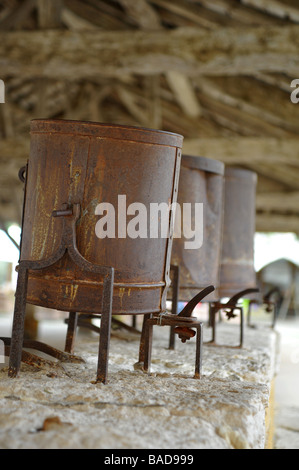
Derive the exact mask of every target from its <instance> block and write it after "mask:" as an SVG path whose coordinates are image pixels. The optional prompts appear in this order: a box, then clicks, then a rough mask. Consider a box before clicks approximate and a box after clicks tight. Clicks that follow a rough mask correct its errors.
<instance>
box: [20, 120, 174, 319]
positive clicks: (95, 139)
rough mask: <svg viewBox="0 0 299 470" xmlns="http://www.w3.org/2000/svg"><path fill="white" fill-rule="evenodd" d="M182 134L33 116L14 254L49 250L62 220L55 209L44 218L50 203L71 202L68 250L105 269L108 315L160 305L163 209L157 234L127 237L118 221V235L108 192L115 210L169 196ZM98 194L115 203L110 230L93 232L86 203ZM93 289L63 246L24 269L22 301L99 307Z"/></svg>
mask: <svg viewBox="0 0 299 470" xmlns="http://www.w3.org/2000/svg"><path fill="white" fill-rule="evenodd" d="M182 142H183V137H182V136H180V135H177V134H173V133H169V132H164V131H158V130H151V129H143V128H137V127H129V126H121V125H106V124H100V123H91V122H79V121H62V120H33V121H32V122H31V150H30V159H29V165H28V174H27V182H26V196H25V205H24V218H23V232H22V243H21V258H20V259H21V261H22V260H33V261H37V260H45V259H48V258H50V257H51V256H52V255H53V253H54V252H55V251H57V249H58V248H59V245H60V242H61V235H62V227H63V220H62V219H63V217H53V211H59V210H61V208H62V207H63V205H64V204H67V205H68V206H72V204H80V217H79V219H78V221H77V224H76V239H77V247H78V251H79V252H80V254H81V255H82V256H83V257H84V258H85V259H86V260H87V261H89V262H90V263H93V264H95V265H100V266H111V267H113V268H114V269H115V276H114V280H115V283H114V294H113V311H112V313H113V314H145V313H153V312H160V311H162V310H165V303H166V295H167V284H169V265H170V256H171V245H172V240H171V238H172V230H173V222H174V221H173V217H170V218H169V219H168V220H169V222H168V223H169V229H170V232H169V233H170V236H169V237H167V238H162V237H158V238H150V237H149V236H148V237H147V238H130V237H128V236H126V234H125V232H124V231H123V230H125V229H126V228H124V227H123V228H122V229H121V230H122V231H121V232H120V234H119V231H118V229H119V227H118V216H119V211H120V209H119V198H118V196H120V195H121V196H122V197H124V196H125V197H126V207H124V208H122V210H125V211H126V209H127V207H128V206H129V205H130V204H132V203H136V202H137V203H142V204H144V206H145V207H146V209H147V210H148V211H149V208H150V204H151V203H158V204H160V203H167V205H169V204H170V203H172V202H175V201H176V194H177V185H178V176H179V170H180V160H181V158H180V157H181V147H182ZM104 202H105V203H110V204H112V206H113V207H114V208H115V214H116V235H115V238H111V237H106V238H98V236H97V235H96V233H95V227H96V224H97V222H98V221H99V219H100V218H99V215H96V213H95V212H96V208H97V206H98V204H100V203H104ZM148 214H149V212H148ZM132 218H133V217H132V216H128V217H127V221H130V220H131V219H132ZM148 219H149V216H148ZM148 221H149V220H148ZM147 233H148V234H149V228H148V231H147ZM119 235H120V236H119ZM102 287H103V283H102V280H101V279H99V276H98V275H97V274H95V273H90V272H86V271H84V270H83V269H81V268H80V267H78V266H77V265H75V264H74V262H73V261H72V260H71V258H70V257H69V256H68V253H67V252H66V254H65V255H64V257H63V258H62V259H61V261H58V262H56V264H55V265H53V266H51V267H48V268H43V269H41V270H40V271H35V270H34V271H33V270H30V271H29V279H28V292H27V301H28V302H29V303H32V304H35V305H40V306H44V307H49V308H54V309H58V310H63V311H78V312H95V313H101V302H100V299H101V290H102Z"/></svg>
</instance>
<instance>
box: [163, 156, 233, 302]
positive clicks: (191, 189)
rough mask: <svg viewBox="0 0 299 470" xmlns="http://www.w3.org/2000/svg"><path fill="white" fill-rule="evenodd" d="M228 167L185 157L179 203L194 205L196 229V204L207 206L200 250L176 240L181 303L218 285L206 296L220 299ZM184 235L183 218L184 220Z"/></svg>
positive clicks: (174, 251) (174, 257)
mask: <svg viewBox="0 0 299 470" xmlns="http://www.w3.org/2000/svg"><path fill="white" fill-rule="evenodd" d="M223 186H224V164H223V163H222V162H220V161H217V160H213V159H210V158H205V157H195V156H189V155H183V156H182V163H181V172H180V181H179V191H178V203H179V204H180V207H181V208H183V207H184V206H183V204H184V203H191V209H192V212H191V213H192V230H194V229H195V227H196V221H195V220H194V214H195V210H194V209H195V203H202V204H203V219H202V224H199V221H197V226H198V228H199V230H200V231H202V237H203V238H202V245H201V246H200V248H198V249H187V248H185V242H186V241H187V240H186V239H185V238H184V237H183V236H182V237H181V238H174V241H173V247H172V257H171V264H174V265H177V266H179V267H180V277H179V282H180V289H179V300H182V301H188V300H190V299H191V298H192V297H193V296H194V295H196V294H197V293H198V291H199V290H201V289H203V288H205V287H207V286H208V285H214V286H215V288H216V289H215V291H214V292H212V293H211V294H210V295H208V296H207V297H205V299H204V300H205V301H211V300H216V299H218V298H219V297H218V292H217V287H218V286H219V265H220V249H221V232H222V216H223ZM181 226H182V230H181V232H182V234H183V217H181Z"/></svg>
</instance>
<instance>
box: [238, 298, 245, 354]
mask: <svg viewBox="0 0 299 470" xmlns="http://www.w3.org/2000/svg"><path fill="white" fill-rule="evenodd" d="M239 310H240V317H241V318H240V348H242V346H243V339H244V312H243V307H240V308H239Z"/></svg>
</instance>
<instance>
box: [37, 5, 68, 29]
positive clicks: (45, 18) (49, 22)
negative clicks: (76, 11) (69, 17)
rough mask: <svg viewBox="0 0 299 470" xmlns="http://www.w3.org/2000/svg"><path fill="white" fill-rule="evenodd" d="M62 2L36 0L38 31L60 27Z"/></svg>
mask: <svg viewBox="0 0 299 470" xmlns="http://www.w3.org/2000/svg"><path fill="white" fill-rule="evenodd" d="M62 6H63V2H62V0H51V2H49V0H37V16H38V26H39V28H40V29H51V28H52V29H55V28H60V27H61V12H62Z"/></svg>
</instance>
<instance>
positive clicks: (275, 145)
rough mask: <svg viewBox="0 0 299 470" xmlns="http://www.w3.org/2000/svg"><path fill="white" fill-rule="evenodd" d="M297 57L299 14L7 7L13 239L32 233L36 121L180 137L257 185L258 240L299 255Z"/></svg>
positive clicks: (153, 6)
mask: <svg viewBox="0 0 299 470" xmlns="http://www.w3.org/2000/svg"><path fill="white" fill-rule="evenodd" d="M298 51H299V5H298V1H297V0H284V1H280V0H214V1H208V0H201V1H195V0H138V1H136V0H86V1H81V0H52V1H48V0H0V79H2V80H3V81H4V83H5V104H0V168H1V172H0V224H1V227H0V228H1V229H2V230H3V231H5V232H7V234H8V235H9V237H11V236H12V235H13V233H16V231H15V232H13V228H11V226H12V225H13V224H17V225H20V223H21V215H22V200H23V185H22V184H21V183H20V181H19V178H18V171H19V168H20V167H22V166H23V165H24V164H25V163H26V160H27V158H28V154H29V123H30V120H31V119H35V118H44V117H47V118H56V119H76V120H87V121H100V122H106V123H108V122H109V123H117V124H127V125H135V126H143V127H149V128H156V129H161V130H167V131H171V132H175V133H179V134H182V135H183V136H184V138H185V140H184V147H183V151H184V153H187V154H192V155H204V156H205V157H211V158H216V159H218V160H221V161H223V162H224V163H225V164H226V165H234V166H239V167H243V168H248V169H250V170H253V171H255V172H256V173H257V174H258V186H257V199H256V230H257V232H261V233H268V234H269V233H271V234H273V233H275V232H277V233H282V232H285V233H288V234H289V235H288V237H289V238H287V239H285V238H281V239H280V240H281V242H280V243H281V244H285V243H286V244H288V246H289V248H290V247H294V250H295V248H296V246H298V245H296V237H297V235H298V234H299V187H298V186H299V184H298V181H299V178H298V174H299V171H298V167H299V145H298V144H299V103H298V104H297V105H296V104H294V103H292V102H291V99H290V95H291V92H292V91H293V88H291V82H292V81H293V80H294V79H296V78H299V54H298ZM14 238H16V235H14ZM16 239H17V238H16ZM7 240H8V239H7ZM285 240H287V242H286V241H285ZM17 242H18V240H17ZM5 243H6V241H5V237H3V238H1V245H2V255H1V256H2V259H3V260H4V261H5V262H2V264H1V266H2V267H1V271H0V282H1V286H0V289H1V290H0V296H1V299H0V300H1V301H2V307H1V309H2V310H4V311H7V310H8V309H9V308H10V305H11V303H9V302H10V300H9V298H7V296H6V290H5V288H4V287H3V286H5V285H6V284H7V281H11V280H13V281H14V280H15V277H14V274H13V271H14V262H13V263H12V262H11V261H10V260H9V259H7V257H6V253H8V251H11V250H13V247H12V244H11V243H10V242H8V243H10V246H9V250H8V248H6V245H5ZM267 243H269V244H270V245H271V243H272V242H271V239H270V238H269V239H268V242H267ZM7 246H8V245H7ZM276 246H277V245H276ZM273 247H274V245H273ZM273 247H272V253H274V252H273ZM274 249H275V248H274ZM291 250H292V248H291ZM294 250H293V255H294V257H295V259H297V261H298V263H299V254H298V253H295V252H294ZM13 257H14V260H15V259H16V258H17V249H16V250H15V252H14V254H13ZM274 258H275V256H274ZM269 261H272V260H271V259H269ZM259 267H262V266H259ZM294 269H295V268H294ZM292 279H293V278H292ZM297 279H298V277H297ZM292 282H293V281H292ZM8 284H9V286H10V289H11V286H12V284H13V283H12V284H11V283H10V282H9V283H8ZM291 285H292V286H293V287H292V289H294V283H293V284H291ZM288 287H289V285H288ZM292 292H293V291H292ZM7 302H8V304H7Z"/></svg>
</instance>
